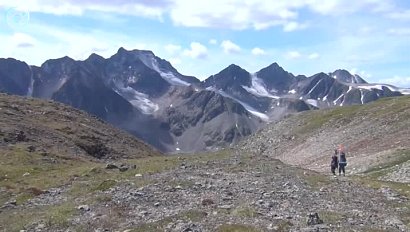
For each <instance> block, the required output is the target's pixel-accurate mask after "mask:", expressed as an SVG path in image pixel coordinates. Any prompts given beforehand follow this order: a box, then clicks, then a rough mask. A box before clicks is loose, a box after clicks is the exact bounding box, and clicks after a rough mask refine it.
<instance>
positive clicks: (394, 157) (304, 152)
mask: <svg viewBox="0 0 410 232" xmlns="http://www.w3.org/2000/svg"><path fill="white" fill-rule="evenodd" d="M408 138H410V96H404V97H395V98H385V99H380V100H378V101H375V102H373V103H370V104H367V105H362V106H347V107H338V108H333V109H326V110H314V111H309V112H303V113H297V114H294V115H293V116H290V117H287V118H285V119H284V120H281V121H279V122H277V123H271V124H269V125H268V126H267V127H266V128H264V129H262V130H261V131H259V132H258V133H256V134H254V135H252V136H251V137H250V138H249V139H247V140H246V141H243V143H242V144H240V145H239V146H238V147H240V148H241V150H242V151H248V152H252V153H263V154H265V155H268V156H270V157H273V158H278V159H280V160H282V161H283V162H285V163H289V164H292V165H297V166H300V167H304V168H308V169H312V170H317V171H321V172H329V163H330V156H331V155H332V154H333V151H334V149H336V148H337V147H338V146H339V144H343V145H344V146H345V148H346V149H347V152H348V167H347V171H348V173H362V172H370V171H375V170H377V169H382V168H387V167H389V168H390V169H389V171H388V173H384V174H385V175H386V176H388V177H390V179H394V180H399V181H401V182H410V175H409V174H408V173H409V166H410V165H409V163H410V161H409V160H410V140H409V139H408ZM386 163H388V164H389V165H388V164H386ZM399 173H401V174H399Z"/></svg>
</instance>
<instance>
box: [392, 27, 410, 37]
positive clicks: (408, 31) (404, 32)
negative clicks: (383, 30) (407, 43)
mask: <svg viewBox="0 0 410 232" xmlns="http://www.w3.org/2000/svg"><path fill="white" fill-rule="evenodd" d="M387 32H388V33H389V34H391V35H399V36H408V35H410V27H401V28H392V29H389V30H388V31H387Z"/></svg>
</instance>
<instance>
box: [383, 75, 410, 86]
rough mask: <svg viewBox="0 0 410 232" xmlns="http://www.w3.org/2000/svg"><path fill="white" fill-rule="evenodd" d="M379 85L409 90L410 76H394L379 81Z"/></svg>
mask: <svg viewBox="0 0 410 232" xmlns="http://www.w3.org/2000/svg"><path fill="white" fill-rule="evenodd" d="M378 82H379V83H383V84H391V85H394V86H397V87H403V88H410V76H408V77H403V76H394V77H392V78H386V79H380V80H378Z"/></svg>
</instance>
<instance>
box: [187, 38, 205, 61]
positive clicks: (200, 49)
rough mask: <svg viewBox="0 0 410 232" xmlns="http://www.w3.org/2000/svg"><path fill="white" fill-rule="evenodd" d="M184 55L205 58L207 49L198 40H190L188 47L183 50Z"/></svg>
mask: <svg viewBox="0 0 410 232" xmlns="http://www.w3.org/2000/svg"><path fill="white" fill-rule="evenodd" d="M183 54H184V55H186V56H189V57H191V58H200V59H203V58H206V57H207V55H208V49H207V48H206V47H205V46H204V45H202V44H201V43H198V42H192V43H191V48H190V49H185V50H184V52H183Z"/></svg>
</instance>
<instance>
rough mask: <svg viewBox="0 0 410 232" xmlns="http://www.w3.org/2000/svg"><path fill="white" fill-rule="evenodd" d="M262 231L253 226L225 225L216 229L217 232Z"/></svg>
mask: <svg viewBox="0 0 410 232" xmlns="http://www.w3.org/2000/svg"><path fill="white" fill-rule="evenodd" d="M260 231H262V230H260V229H257V228H255V227H253V226H248V225H240V224H225V225H221V226H219V227H218V229H217V232H260Z"/></svg>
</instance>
